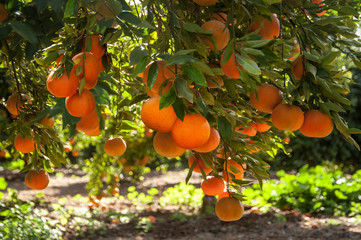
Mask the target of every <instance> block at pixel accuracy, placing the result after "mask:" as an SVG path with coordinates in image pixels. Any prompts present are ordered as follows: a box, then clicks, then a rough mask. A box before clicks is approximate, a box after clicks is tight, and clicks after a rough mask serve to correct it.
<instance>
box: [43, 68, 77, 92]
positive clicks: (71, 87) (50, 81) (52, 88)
mask: <svg viewBox="0 0 361 240" xmlns="http://www.w3.org/2000/svg"><path fill="white" fill-rule="evenodd" d="M55 71H56V69H54V70H52V71H51V72H50V73H49V75H48V78H47V80H46V87H47V88H48V91H49V92H50V93H51V94H53V95H54V96H56V97H69V96H72V95H74V94H75V93H76V90H77V89H78V85H79V81H80V78H79V77H77V76H76V73H75V70H74V69H73V70H71V72H70V74H69V76H68V74H67V73H66V71H65V69H64V71H63V73H62V75H61V76H60V77H58V76H57V75H54V73H55Z"/></svg>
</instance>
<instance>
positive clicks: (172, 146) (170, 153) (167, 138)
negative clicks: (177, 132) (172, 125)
mask: <svg viewBox="0 0 361 240" xmlns="http://www.w3.org/2000/svg"><path fill="white" fill-rule="evenodd" d="M153 147H154V149H155V151H156V152H157V153H158V154H159V155H162V156H164V157H169V158H174V157H179V156H180V155H182V154H183V153H184V152H185V149H184V148H181V147H180V146H178V145H177V144H176V143H175V142H174V140H173V137H172V133H170V132H169V133H162V132H157V133H156V134H155V136H154V138H153Z"/></svg>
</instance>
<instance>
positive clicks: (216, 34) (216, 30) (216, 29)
mask: <svg viewBox="0 0 361 240" xmlns="http://www.w3.org/2000/svg"><path fill="white" fill-rule="evenodd" d="M201 27H202V28H203V30H206V31H213V33H212V36H211V38H213V39H214V41H215V43H216V46H214V45H213V43H212V41H211V40H210V39H209V38H206V37H202V40H203V42H204V43H205V44H206V45H207V46H208V47H209V48H211V49H212V50H217V51H219V50H222V49H223V48H225V47H226V46H227V44H228V42H229V39H230V33H229V30H228V28H227V27H226V25H225V24H224V23H222V22H220V21H218V20H210V21H208V22H205V23H203V24H202V26H201Z"/></svg>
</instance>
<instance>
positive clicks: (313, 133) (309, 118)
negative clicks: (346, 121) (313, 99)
mask: <svg viewBox="0 0 361 240" xmlns="http://www.w3.org/2000/svg"><path fill="white" fill-rule="evenodd" d="M332 130H333V121H332V119H331V117H330V116H328V115H327V114H324V113H322V112H320V111H318V110H310V111H307V112H306V113H305V120H304V122H303V125H302V127H301V128H300V132H301V133H302V134H303V135H305V136H307V137H315V138H324V137H327V136H328V135H330V134H331V132H332Z"/></svg>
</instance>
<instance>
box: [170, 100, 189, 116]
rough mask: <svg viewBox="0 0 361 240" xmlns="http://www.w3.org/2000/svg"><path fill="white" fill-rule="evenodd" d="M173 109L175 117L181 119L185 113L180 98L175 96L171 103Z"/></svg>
mask: <svg viewBox="0 0 361 240" xmlns="http://www.w3.org/2000/svg"><path fill="white" fill-rule="evenodd" d="M172 106H173V109H174V112H175V114H176V115H177V117H178V118H179V119H180V120H182V121H183V119H184V115H185V114H186V110H185V106H184V103H183V101H182V100H181V99H179V98H176V100H175V102H174V103H173V104H172Z"/></svg>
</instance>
